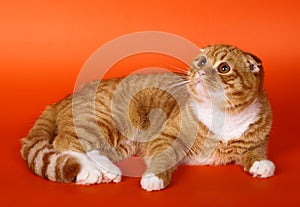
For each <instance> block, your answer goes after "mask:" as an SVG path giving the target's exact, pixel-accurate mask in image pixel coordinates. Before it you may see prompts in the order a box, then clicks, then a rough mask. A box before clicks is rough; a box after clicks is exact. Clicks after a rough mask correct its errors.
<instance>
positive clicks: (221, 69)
mask: <svg viewBox="0 0 300 207" xmlns="http://www.w3.org/2000/svg"><path fill="white" fill-rule="evenodd" d="M230 70H231V69H230V66H229V65H228V64H227V63H225V62H224V63H221V64H220V65H219V66H218V72H219V73H228V72H229V71H230Z"/></svg>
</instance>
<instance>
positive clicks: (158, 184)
mask: <svg viewBox="0 0 300 207" xmlns="http://www.w3.org/2000/svg"><path fill="white" fill-rule="evenodd" d="M141 186H142V188H143V189H144V190H146V191H153V190H161V189H163V188H164V181H163V180H162V179H160V178H159V177H157V176H156V175H154V174H153V173H149V174H146V175H143V177H142V180H141Z"/></svg>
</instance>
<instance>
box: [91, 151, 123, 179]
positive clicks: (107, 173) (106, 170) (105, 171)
mask: <svg viewBox="0 0 300 207" xmlns="http://www.w3.org/2000/svg"><path fill="white" fill-rule="evenodd" d="M87 155H88V156H89V158H90V159H91V161H92V162H93V163H94V165H95V166H96V167H97V169H98V170H100V171H101V172H102V175H103V178H104V179H103V182H105V183H109V182H114V183H118V182H120V181H121V178H122V172H121V170H120V169H119V168H118V167H117V166H116V165H115V164H113V163H112V162H111V161H110V160H109V159H108V158H107V157H105V156H103V155H101V154H100V153H99V152H98V151H97V150H93V151H90V152H88V153H87Z"/></svg>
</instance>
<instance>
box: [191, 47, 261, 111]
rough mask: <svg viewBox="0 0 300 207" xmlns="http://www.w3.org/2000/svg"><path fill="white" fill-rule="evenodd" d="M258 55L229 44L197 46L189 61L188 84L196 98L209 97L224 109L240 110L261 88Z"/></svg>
mask: <svg viewBox="0 0 300 207" xmlns="http://www.w3.org/2000/svg"><path fill="white" fill-rule="evenodd" d="M263 76H264V72H263V67H262V63H261V61H260V59H259V58H257V57H256V56H254V55H252V54H250V53H247V52H243V51H241V50H240V49H238V48H236V47H234V46H229V45H212V46H208V47H205V48H203V49H201V53H200V54H199V55H198V56H197V57H196V58H195V59H194V60H193V62H192V64H191V66H190V70H189V78H190V84H189V87H190V89H191V91H192V93H193V95H194V96H195V97H196V98H197V100H198V101H204V100H210V101H212V103H213V104H216V105H217V106H219V108H224V109H226V110H234V109H242V108H244V107H246V106H248V105H249V104H251V103H252V102H253V101H254V100H255V99H256V98H257V97H258V96H259V95H260V92H262V90H263Z"/></svg>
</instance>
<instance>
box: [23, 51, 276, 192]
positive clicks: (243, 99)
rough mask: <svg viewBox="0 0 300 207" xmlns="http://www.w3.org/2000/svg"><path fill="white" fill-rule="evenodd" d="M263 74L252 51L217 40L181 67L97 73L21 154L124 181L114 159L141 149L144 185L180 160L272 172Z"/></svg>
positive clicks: (58, 169)
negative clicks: (100, 76) (110, 75)
mask: <svg viewBox="0 0 300 207" xmlns="http://www.w3.org/2000/svg"><path fill="white" fill-rule="evenodd" d="M263 76H264V72H263V68H262V65H261V61H260V60H259V59H258V58H257V57H256V56H254V55H251V54H249V53H246V52H243V51H241V50H239V49H237V48H236V47H233V46H228V45H213V46H208V47H206V48H204V49H201V53H200V54H199V55H198V56H197V57H196V58H195V60H194V61H193V62H192V64H191V66H190V69H189V72H188V73H187V74H173V73H162V74H147V75H131V76H128V77H125V78H116V79H109V80H102V81H95V82H92V83H90V84H87V85H86V86H85V87H84V88H82V89H81V90H80V91H79V92H77V93H74V94H73V95H70V96H68V97H66V98H65V99H63V100H62V101H60V102H58V103H55V104H53V105H51V106H49V107H48V108H47V109H46V110H45V111H44V112H43V114H42V115H41V117H40V118H39V119H38V120H37V121H36V123H35V125H34V126H33V128H32V129H31V130H30V132H29V134H28V135H27V137H26V138H24V139H23V140H22V150H21V154H22V157H23V158H24V160H25V161H26V162H27V164H28V166H29V167H30V169H31V170H32V171H33V172H34V173H35V174H37V175H40V176H43V177H45V178H47V179H49V180H52V181H58V182H72V181H75V182H76V183H78V184H95V183H103V182H120V181H121V171H120V169H119V168H118V167H117V166H116V165H114V164H113V162H115V161H120V160H123V159H126V158H129V157H131V156H141V157H144V159H145V162H146V165H147V170H146V172H145V173H144V175H143V177H142V179H141V186H142V188H143V189H145V190H147V191H153V190H160V189H163V188H165V187H166V186H167V185H168V184H169V183H170V180H171V175H172V172H173V171H174V170H175V169H176V167H177V166H178V165H179V164H182V163H185V164H191V165H220V164H228V163H236V164H240V165H241V166H243V168H244V170H245V171H246V172H249V173H250V174H252V175H253V176H257V177H261V178H266V177H270V176H273V174H274V170H275V166H274V164H273V163H272V162H271V161H269V160H267V157H266V147H267V141H268V136H269V132H270V129H271V125H272V113H271V108H270V105H269V102H268V99H267V96H266V94H265V91H264V89H263Z"/></svg>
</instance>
